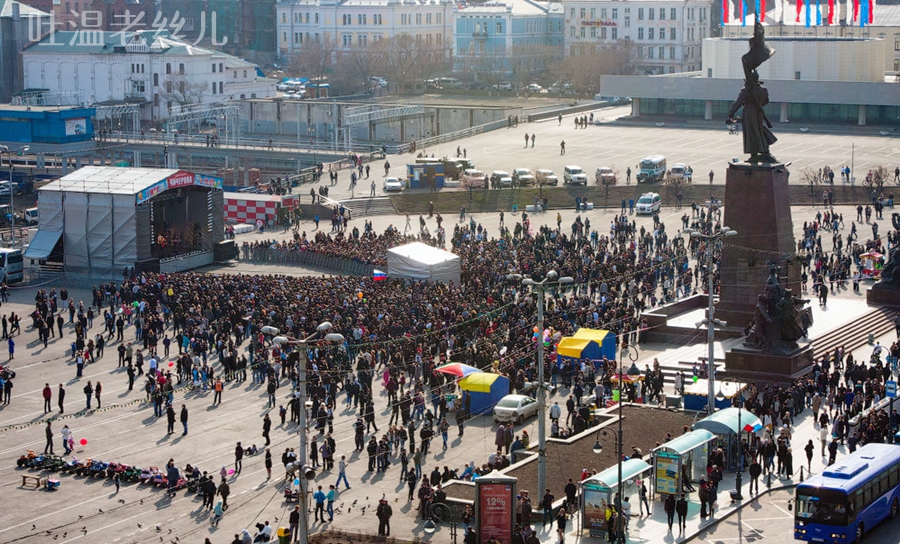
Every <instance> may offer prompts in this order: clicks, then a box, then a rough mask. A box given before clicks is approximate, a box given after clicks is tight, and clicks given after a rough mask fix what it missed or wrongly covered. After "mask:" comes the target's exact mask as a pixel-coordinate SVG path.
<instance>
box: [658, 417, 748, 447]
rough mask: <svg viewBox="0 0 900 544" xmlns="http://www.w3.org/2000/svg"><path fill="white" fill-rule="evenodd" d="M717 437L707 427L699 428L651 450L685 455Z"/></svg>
mask: <svg viewBox="0 0 900 544" xmlns="http://www.w3.org/2000/svg"><path fill="white" fill-rule="evenodd" d="M741 423H743V421H741ZM715 437H716V435H714V434H713V433H711V432H709V431H707V430H706V429H697V430H695V431H691V432H689V433H686V434H683V435H681V436H679V437H678V438H674V439H672V440H669V441H668V442H666V443H665V444H663V445H662V446H660V447H658V448H653V449H652V450H650V452H651V453H653V452H655V451H664V452H670V453H677V454H678V455H684V454H685V453H687V452H689V451H691V450H692V449H694V448H696V447H698V446H702V445H703V444H706V443H707V442H709V441H710V440H712V439H713V438H715Z"/></svg>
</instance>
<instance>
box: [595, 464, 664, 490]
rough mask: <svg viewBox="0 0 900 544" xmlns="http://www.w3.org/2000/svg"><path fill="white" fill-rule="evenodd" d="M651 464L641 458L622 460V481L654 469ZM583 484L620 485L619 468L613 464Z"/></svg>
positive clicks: (612, 487)
mask: <svg viewBox="0 0 900 544" xmlns="http://www.w3.org/2000/svg"><path fill="white" fill-rule="evenodd" d="M652 468H653V467H651V466H650V465H648V464H647V463H645V462H644V461H643V460H641V459H629V460H627V461H623V462H622V481H623V482H624V481H625V480H629V479H631V478H634V477H635V476H637V475H639V474H642V473H644V472H647V471H649V470H650V469H652ZM581 483H582V485H586V486H590V487H595V488H607V489H615V488H617V487H618V486H619V468H618V466H617V465H613V466H611V467H609V468H608V469H606V470H604V471H603V472H601V473H599V474H597V475H596V476H591V477H590V478H588V479H587V480H585V481H583V482H581Z"/></svg>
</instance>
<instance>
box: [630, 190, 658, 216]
mask: <svg viewBox="0 0 900 544" xmlns="http://www.w3.org/2000/svg"><path fill="white" fill-rule="evenodd" d="M661 206H662V197H660V196H659V194H657V193H644V194H642V195H641V198H639V199H638V201H637V204H635V206H634V211H635V212H636V213H637V214H638V215H641V214H645V213H649V214H654V213H657V212H659V208H660V207H661Z"/></svg>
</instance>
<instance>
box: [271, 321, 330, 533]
mask: <svg viewBox="0 0 900 544" xmlns="http://www.w3.org/2000/svg"><path fill="white" fill-rule="evenodd" d="M331 328H332V325H331V323H329V322H328V321H324V322H322V323H320V324H319V326H317V327H316V332H314V333H312V334H311V335H309V336H307V337H306V338H304V339H302V340H290V339H287V338H285V339H284V340H283V341H282V342H279V343H286V344H296V345H297V347H298V348H299V352H300V357H299V362H298V364H297V382H298V383H299V384H300V390H299V391H298V392H297V400H298V403H299V404H300V411H299V413H298V419H299V425H298V426H299V428H300V430H299V433H300V451H299V452H298V455H297V461H298V462H299V464H300V474H299V476H298V478H297V479H298V480H300V504H301V506H300V527H299V529H298V530H299V532H300V534H299V535H297V536H298V539H297V542H299V543H300V544H307V543H308V537H309V512H308V511H307V506H306V492H307V488H308V486H307V482H306V480H307V474H308V473H312V476H310V478H312V477H314V476H315V472H313V470H312V469H311V468H309V467H307V465H306V449H307V444H306V363H307V360H308V356H309V348H308V346H307V342H308V341H310V340H312V339H313V338H315V337H316V336H317V335H319V334H320V333H323V332H326V331H329V330H331ZM325 340H327V341H329V342H343V341H344V335H342V334H338V333H330V334H326V335H325Z"/></svg>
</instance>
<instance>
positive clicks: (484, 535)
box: [478, 482, 516, 544]
mask: <svg viewBox="0 0 900 544" xmlns="http://www.w3.org/2000/svg"><path fill="white" fill-rule="evenodd" d="M514 487H515V486H514V485H512V484H508V483H481V482H479V485H478V541H479V542H487V541H488V539H489V538H496V539H498V540H499V541H500V542H502V543H503V544H511V543H512V526H513V519H514V515H515V513H514V508H515V504H516V500H515V496H514V493H515V490H514Z"/></svg>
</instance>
